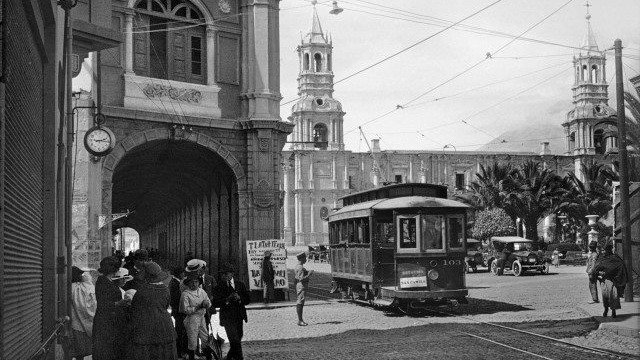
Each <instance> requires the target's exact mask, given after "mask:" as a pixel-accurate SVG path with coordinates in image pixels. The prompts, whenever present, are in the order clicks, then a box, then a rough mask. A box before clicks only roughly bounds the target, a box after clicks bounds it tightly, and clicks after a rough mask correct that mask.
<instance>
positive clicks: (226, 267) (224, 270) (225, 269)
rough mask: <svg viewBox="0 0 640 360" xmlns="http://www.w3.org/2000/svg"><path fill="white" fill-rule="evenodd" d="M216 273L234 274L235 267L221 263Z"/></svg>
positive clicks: (228, 263)
mask: <svg viewBox="0 0 640 360" xmlns="http://www.w3.org/2000/svg"><path fill="white" fill-rule="evenodd" d="M218 272H219V273H220V274H226V273H234V272H235V267H234V266H233V265H232V264H231V263H230V262H226V263H223V264H222V265H220V268H219V269H218Z"/></svg>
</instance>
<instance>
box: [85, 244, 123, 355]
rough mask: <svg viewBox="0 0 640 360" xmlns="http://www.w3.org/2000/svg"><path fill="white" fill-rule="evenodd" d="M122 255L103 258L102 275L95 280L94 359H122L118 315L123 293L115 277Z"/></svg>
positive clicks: (120, 328) (101, 262) (120, 309)
mask: <svg viewBox="0 0 640 360" xmlns="http://www.w3.org/2000/svg"><path fill="white" fill-rule="evenodd" d="M120 264H121V262H120V259H117V258H115V257H112V256H109V257H106V258H104V259H102V261H100V268H99V269H98V271H99V272H100V274H101V275H100V276H98V280H96V286H95V289H96V302H97V307H96V316H95V317H94V318H93V330H92V333H93V334H92V343H93V344H92V345H93V346H92V348H93V353H92V356H93V359H94V360H120V359H122V358H123V356H122V342H121V341H120V340H121V339H120V338H121V336H120V334H121V333H122V327H121V326H120V324H119V321H118V318H119V317H120V315H119V314H120V313H121V312H122V308H121V305H123V304H124V303H123V300H122V293H121V292H120V288H119V287H118V284H116V283H115V282H113V281H112V280H111V278H113V277H114V276H115V274H116V272H117V271H118V269H120Z"/></svg>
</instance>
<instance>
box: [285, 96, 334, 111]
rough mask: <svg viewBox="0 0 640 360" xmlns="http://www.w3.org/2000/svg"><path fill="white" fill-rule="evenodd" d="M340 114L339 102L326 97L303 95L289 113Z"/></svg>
mask: <svg viewBox="0 0 640 360" xmlns="http://www.w3.org/2000/svg"><path fill="white" fill-rule="evenodd" d="M300 111H315V112H320V113H322V112H342V104H341V103H340V101H338V100H336V99H334V98H331V97H328V96H312V95H303V96H302V97H301V98H300V99H299V100H298V101H297V102H296V103H295V104H294V105H293V106H292V107H291V112H292V113H295V112H300Z"/></svg>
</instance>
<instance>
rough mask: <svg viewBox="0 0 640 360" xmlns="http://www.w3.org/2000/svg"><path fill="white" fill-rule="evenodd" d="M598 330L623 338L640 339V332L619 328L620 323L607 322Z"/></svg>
mask: <svg viewBox="0 0 640 360" xmlns="http://www.w3.org/2000/svg"><path fill="white" fill-rule="evenodd" d="M598 330H602V331H606V332H610V333H614V334H617V335H621V336H626V337H631V338H637V339H640V331H638V330H637V329H631V328H628V327H624V326H619V325H618V323H613V322H605V323H601V324H600V326H599V327H598Z"/></svg>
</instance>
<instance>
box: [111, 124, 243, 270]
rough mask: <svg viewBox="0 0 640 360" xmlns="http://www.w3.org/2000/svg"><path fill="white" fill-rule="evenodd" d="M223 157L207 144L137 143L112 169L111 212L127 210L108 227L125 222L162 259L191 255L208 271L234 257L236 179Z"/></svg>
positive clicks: (236, 245) (173, 261) (175, 141)
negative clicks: (206, 265)
mask: <svg viewBox="0 0 640 360" xmlns="http://www.w3.org/2000/svg"><path fill="white" fill-rule="evenodd" d="M236 178H237V176H236V173H234V169H232V167H231V166H230V165H229V161H228V159H226V158H223V157H222V156H220V155H218V153H217V152H215V151H214V150H213V149H212V148H211V147H208V146H206V144H204V145H202V144H200V143H196V142H193V141H189V140H186V139H184V138H183V139H172V138H171V137H169V138H164V139H157V140H152V141H147V142H143V143H140V144H138V145H137V146H135V147H133V148H131V149H130V150H129V151H127V152H126V153H125V154H124V155H123V156H122V157H121V158H120V159H119V161H117V165H116V166H115V168H114V170H113V177H112V189H111V196H112V199H111V213H112V214H116V213H129V215H128V216H126V217H122V218H121V219H119V220H116V221H115V222H114V224H113V225H112V226H113V228H118V227H123V226H127V227H131V228H134V229H136V230H137V231H138V232H139V234H140V248H152V249H157V253H158V254H159V255H160V260H161V261H163V262H165V263H166V264H176V265H181V264H183V261H184V259H185V257H187V256H189V255H192V256H195V257H198V258H201V259H204V260H206V261H207V262H208V263H209V264H210V270H211V271H214V272H215V271H217V267H218V265H219V264H220V263H221V262H224V261H227V260H232V261H235V260H237V259H238V255H239V251H240V249H239V242H238V238H239V236H238V228H239V227H238V195H237V194H238V184H237V180H236Z"/></svg>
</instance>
